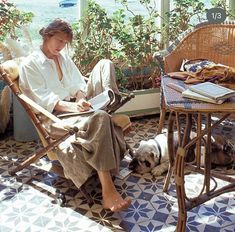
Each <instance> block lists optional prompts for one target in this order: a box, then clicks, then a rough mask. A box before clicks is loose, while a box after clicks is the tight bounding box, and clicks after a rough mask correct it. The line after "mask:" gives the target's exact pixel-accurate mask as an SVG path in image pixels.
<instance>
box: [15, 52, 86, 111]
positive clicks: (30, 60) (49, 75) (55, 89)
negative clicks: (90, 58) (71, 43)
mask: <svg viewBox="0 0 235 232" xmlns="http://www.w3.org/2000/svg"><path fill="white" fill-rule="evenodd" d="M58 60H59V63H60V67H61V70H62V73H63V78H62V80H59V77H58V73H57V69H56V64H55V62H54V61H53V60H52V59H49V58H47V57H46V56H45V55H44V53H43V52H42V51H41V50H40V49H39V50H37V51H35V52H33V53H32V54H30V55H29V56H28V57H27V58H26V59H25V60H24V61H23V62H22V64H21V66H20V71H19V77H20V78H19V87H20V89H21V91H22V92H23V93H24V94H25V95H27V96H28V97H29V98H31V99H32V100H33V101H35V102H36V103H37V104H39V105H40V106H42V107H43V108H44V109H46V110H48V111H49V112H52V111H53V109H54V107H55V105H56V104H57V102H58V101H59V100H68V99H69V98H70V97H74V96H75V95H76V93H77V91H79V90H82V91H86V82H85V79H84V77H83V76H82V74H81V73H80V71H79V70H78V68H77V67H76V65H75V64H74V62H73V61H72V59H71V58H70V57H69V55H68V54H66V53H64V52H61V53H60V55H59V57H58Z"/></svg>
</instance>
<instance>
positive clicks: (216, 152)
mask: <svg viewBox="0 0 235 232" xmlns="http://www.w3.org/2000/svg"><path fill="white" fill-rule="evenodd" d="M206 139H207V136H206V135H205V136H204V137H203V141H204V142H205V141H206ZM202 147H204V146H203V144H202ZM204 150H205V148H204ZM204 156H205V152H202V153H201V164H202V166H204ZM234 160H235V144H233V143H232V142H231V141H230V140H228V139H225V138H224V137H223V136H221V135H216V134H214V135H212V137H211V164H212V166H213V167H216V166H227V165H230V164H232V163H233V162H234Z"/></svg>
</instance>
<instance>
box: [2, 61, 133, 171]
mask: <svg viewBox="0 0 235 232" xmlns="http://www.w3.org/2000/svg"><path fill="white" fill-rule="evenodd" d="M22 59H24V58H23V57H21V58H15V59H13V60H8V61H5V62H4V63H2V64H1V65H0V78H1V77H2V78H3V79H4V80H5V82H6V83H7V85H8V86H9V87H10V88H11V90H12V92H13V93H14V94H15V95H16V96H17V98H18V100H19V101H20V103H21V105H22V106H23V107H24V108H25V110H26V112H27V114H28V115H29V116H30V119H31V121H32V123H33V125H34V126H35V128H36V131H37V133H38V135H39V138H40V140H41V142H42V145H43V147H44V149H42V151H40V152H39V155H38V154H36V156H35V154H34V156H33V157H30V158H29V159H28V160H26V161H25V162H23V164H22V165H20V166H19V167H16V168H15V169H14V170H11V174H15V173H16V172H18V171H20V170H22V169H23V168H25V167H27V166H28V165H30V164H31V163H33V162H35V161H36V160H37V159H38V158H41V157H42V156H43V155H45V154H47V156H48V157H49V159H50V160H57V156H56V153H55V152H53V148H55V147H56V146H57V145H58V144H59V143H60V142H62V141H64V140H65V139H66V138H68V137H69V136H71V135H73V134H74V133H76V131H77V128H70V129H68V130H67V133H65V134H64V135H63V136H61V138H59V139H57V140H55V139H54V138H52V137H51V136H50V135H49V133H48V132H47V131H46V129H45V127H44V126H43V124H42V121H41V120H40V116H39V115H40V114H41V113H43V112H44V113H43V114H44V116H46V117H49V118H50V119H52V120H54V121H56V120H59V119H58V118H56V117H55V116H54V115H53V114H51V113H50V112H48V111H46V110H45V109H41V110H42V111H43V112H41V113H40V114H38V115H37V114H36V113H35V112H34V111H33V109H32V108H33V107H32V104H33V105H34V104H35V108H36V109H37V110H39V109H40V108H41V107H40V106H39V105H37V104H36V103H35V102H33V101H32V100H31V99H28V98H27V96H25V95H24V94H22V93H21V91H20V89H19V83H18V80H19V69H18V67H19V64H20V62H21V61H22ZM27 101H28V102H27ZM31 102H32V103H31ZM39 111H40V110H39ZM112 120H113V122H114V123H115V124H116V125H118V126H120V127H121V128H122V130H123V132H124V133H125V132H127V131H129V130H130V128H131V121H130V118H129V117H128V116H127V115H112Z"/></svg>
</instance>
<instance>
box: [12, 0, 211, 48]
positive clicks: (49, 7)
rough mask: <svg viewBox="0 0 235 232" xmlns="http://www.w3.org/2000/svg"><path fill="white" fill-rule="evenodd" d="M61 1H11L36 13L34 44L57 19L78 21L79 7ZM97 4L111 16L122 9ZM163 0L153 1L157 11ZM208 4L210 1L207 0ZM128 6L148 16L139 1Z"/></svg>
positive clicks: (104, 1)
mask: <svg viewBox="0 0 235 232" xmlns="http://www.w3.org/2000/svg"><path fill="white" fill-rule="evenodd" d="M59 1H60V0H30V1H29V0H9V2H12V3H14V4H15V5H16V6H17V7H18V8H19V9H21V10H23V11H26V12H28V11H30V12H33V13H34V18H33V22H32V23H31V24H30V25H29V26H28V27H29V31H30V34H31V37H32V38H33V40H34V43H36V44H38V43H39V42H40V36H39V35H38V31H39V30H40V29H41V28H42V27H43V26H45V25H47V24H48V22H50V21H52V20H53V19H55V18H63V19H64V20H66V21H68V22H70V23H73V22H76V21H78V17H79V9H78V5H77V6H74V7H69V8H61V7H59ZM78 1H79V0H78ZM96 2H97V3H98V4H99V5H100V6H102V7H103V8H105V9H106V10H107V12H108V13H109V14H112V13H113V12H114V11H116V10H117V9H118V8H120V7H122V5H121V4H120V3H117V2H116V1H115V0H96ZM160 2H161V0H152V4H154V5H155V7H156V9H158V10H159V12H160ZM205 2H206V3H207V4H208V2H210V0H205ZM128 6H129V8H130V9H131V11H133V12H134V13H136V14H142V15H145V14H146V10H145V8H144V7H143V6H142V5H141V4H140V3H139V0H128Z"/></svg>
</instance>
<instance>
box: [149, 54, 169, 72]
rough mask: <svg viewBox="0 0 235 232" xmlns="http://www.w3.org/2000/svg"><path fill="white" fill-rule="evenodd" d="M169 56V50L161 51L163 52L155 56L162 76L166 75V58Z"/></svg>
mask: <svg viewBox="0 0 235 232" xmlns="http://www.w3.org/2000/svg"><path fill="white" fill-rule="evenodd" d="M167 54H168V52H167V50H161V51H158V52H155V53H154V54H153V59H154V61H155V62H157V63H158V65H159V67H160V70H161V75H164V74H165V67H164V57H165V56H166V55H167Z"/></svg>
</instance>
